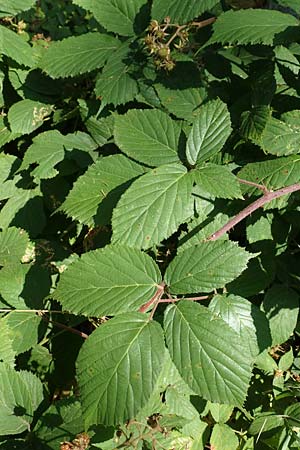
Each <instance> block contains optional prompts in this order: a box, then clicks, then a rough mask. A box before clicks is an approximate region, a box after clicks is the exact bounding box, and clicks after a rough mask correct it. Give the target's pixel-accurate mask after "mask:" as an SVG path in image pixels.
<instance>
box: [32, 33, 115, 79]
mask: <svg viewBox="0 0 300 450" xmlns="http://www.w3.org/2000/svg"><path fill="white" fill-rule="evenodd" d="M119 45H120V41H118V39H116V38H114V37H112V36H109V35H107V34H101V33H86V34H82V35H80V36H71V37H68V38H66V39H63V40H62V41H58V42H53V43H52V44H51V45H50V46H49V48H48V49H46V50H45V51H44V55H43V57H42V59H41V61H40V68H41V69H42V70H44V71H45V72H46V73H47V74H48V75H50V77H52V78H60V77H74V76H76V75H80V74H81V73H86V72H91V71H92V70H94V69H99V68H100V67H103V66H104V64H105V62H106V60H107V58H108V57H109V56H110V55H111V53H112V52H113V51H115V50H116V49H117V48H118V47H119Z"/></svg>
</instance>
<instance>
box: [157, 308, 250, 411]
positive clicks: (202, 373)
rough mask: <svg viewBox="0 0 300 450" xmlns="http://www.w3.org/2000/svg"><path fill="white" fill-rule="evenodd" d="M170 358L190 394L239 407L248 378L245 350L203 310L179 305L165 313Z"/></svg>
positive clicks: (223, 324) (225, 326) (224, 326)
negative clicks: (188, 387) (187, 386)
mask: <svg viewBox="0 0 300 450" xmlns="http://www.w3.org/2000/svg"><path fill="white" fill-rule="evenodd" d="M164 328H165V333H166V341H167V346H168V348H169V351H170V353H171V357H172V359H173V361H174V363H175V365H176V367H177V369H178V370H179V373H180V374H181V376H182V377H183V379H184V380H185V381H186V382H187V384H188V385H189V386H190V387H191V388H192V389H193V391H194V392H195V393H197V394H199V395H201V397H203V398H205V399H207V400H211V401H213V402H217V403H226V404H230V405H242V404H243V402H244V400H245V397H246V393H247V389H248V386H249V382H250V377H251V356H250V353H249V348H248V347H247V346H245V344H244V342H241V341H240V339H239V335H238V334H237V333H236V332H235V331H234V330H232V328H230V327H229V325H228V324H227V323H226V322H224V321H223V320H222V319H220V318H218V317H217V316H216V315H214V314H213V313H212V312H211V311H209V310H208V309H207V308H206V307H204V306H202V305H199V304H196V303H192V302H189V301H182V302H180V303H179V304H178V305H176V306H175V305H172V306H171V307H169V308H168V309H167V311H166V313H165V320H164Z"/></svg>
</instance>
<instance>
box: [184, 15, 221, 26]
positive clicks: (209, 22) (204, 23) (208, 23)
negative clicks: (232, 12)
mask: <svg viewBox="0 0 300 450" xmlns="http://www.w3.org/2000/svg"><path fill="white" fill-rule="evenodd" d="M216 20H217V18H216V17H210V18H209V19H205V20H201V21H200V22H192V23H191V24H190V25H191V26H192V27H197V28H203V27H207V26H208V25H211V24H212V23H214V22H215V21H216Z"/></svg>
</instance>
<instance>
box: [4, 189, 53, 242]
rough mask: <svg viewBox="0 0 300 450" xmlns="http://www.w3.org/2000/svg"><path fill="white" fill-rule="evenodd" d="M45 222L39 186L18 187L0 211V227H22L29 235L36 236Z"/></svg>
mask: <svg viewBox="0 0 300 450" xmlns="http://www.w3.org/2000/svg"><path fill="white" fill-rule="evenodd" d="M45 224H46V217H45V213H44V207H43V200H42V196H41V191H40V190H39V188H35V189H19V190H18V191H17V192H16V194H15V195H13V196H12V197H11V198H10V199H9V200H8V201H7V202H6V203H5V205H4V206H3V208H2V209H1V211H0V227H1V228H7V227H9V226H16V227H19V228H23V229H24V230H26V231H27V232H28V234H29V235H30V236H31V237H35V236H37V235H38V234H39V233H40V232H41V231H42V229H43V228H44V226H45Z"/></svg>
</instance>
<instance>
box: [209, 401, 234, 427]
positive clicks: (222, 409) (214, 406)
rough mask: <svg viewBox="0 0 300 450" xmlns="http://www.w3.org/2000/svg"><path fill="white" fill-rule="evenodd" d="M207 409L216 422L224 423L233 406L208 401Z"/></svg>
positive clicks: (229, 415) (228, 417)
mask: <svg viewBox="0 0 300 450" xmlns="http://www.w3.org/2000/svg"><path fill="white" fill-rule="evenodd" d="M209 410H210V413H211V415H212V417H213V419H214V420H215V421H216V422H219V423H226V422H228V420H229V419H230V417H231V415H232V413H233V406H231V405H221V404H220V403H211V402H209Z"/></svg>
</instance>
